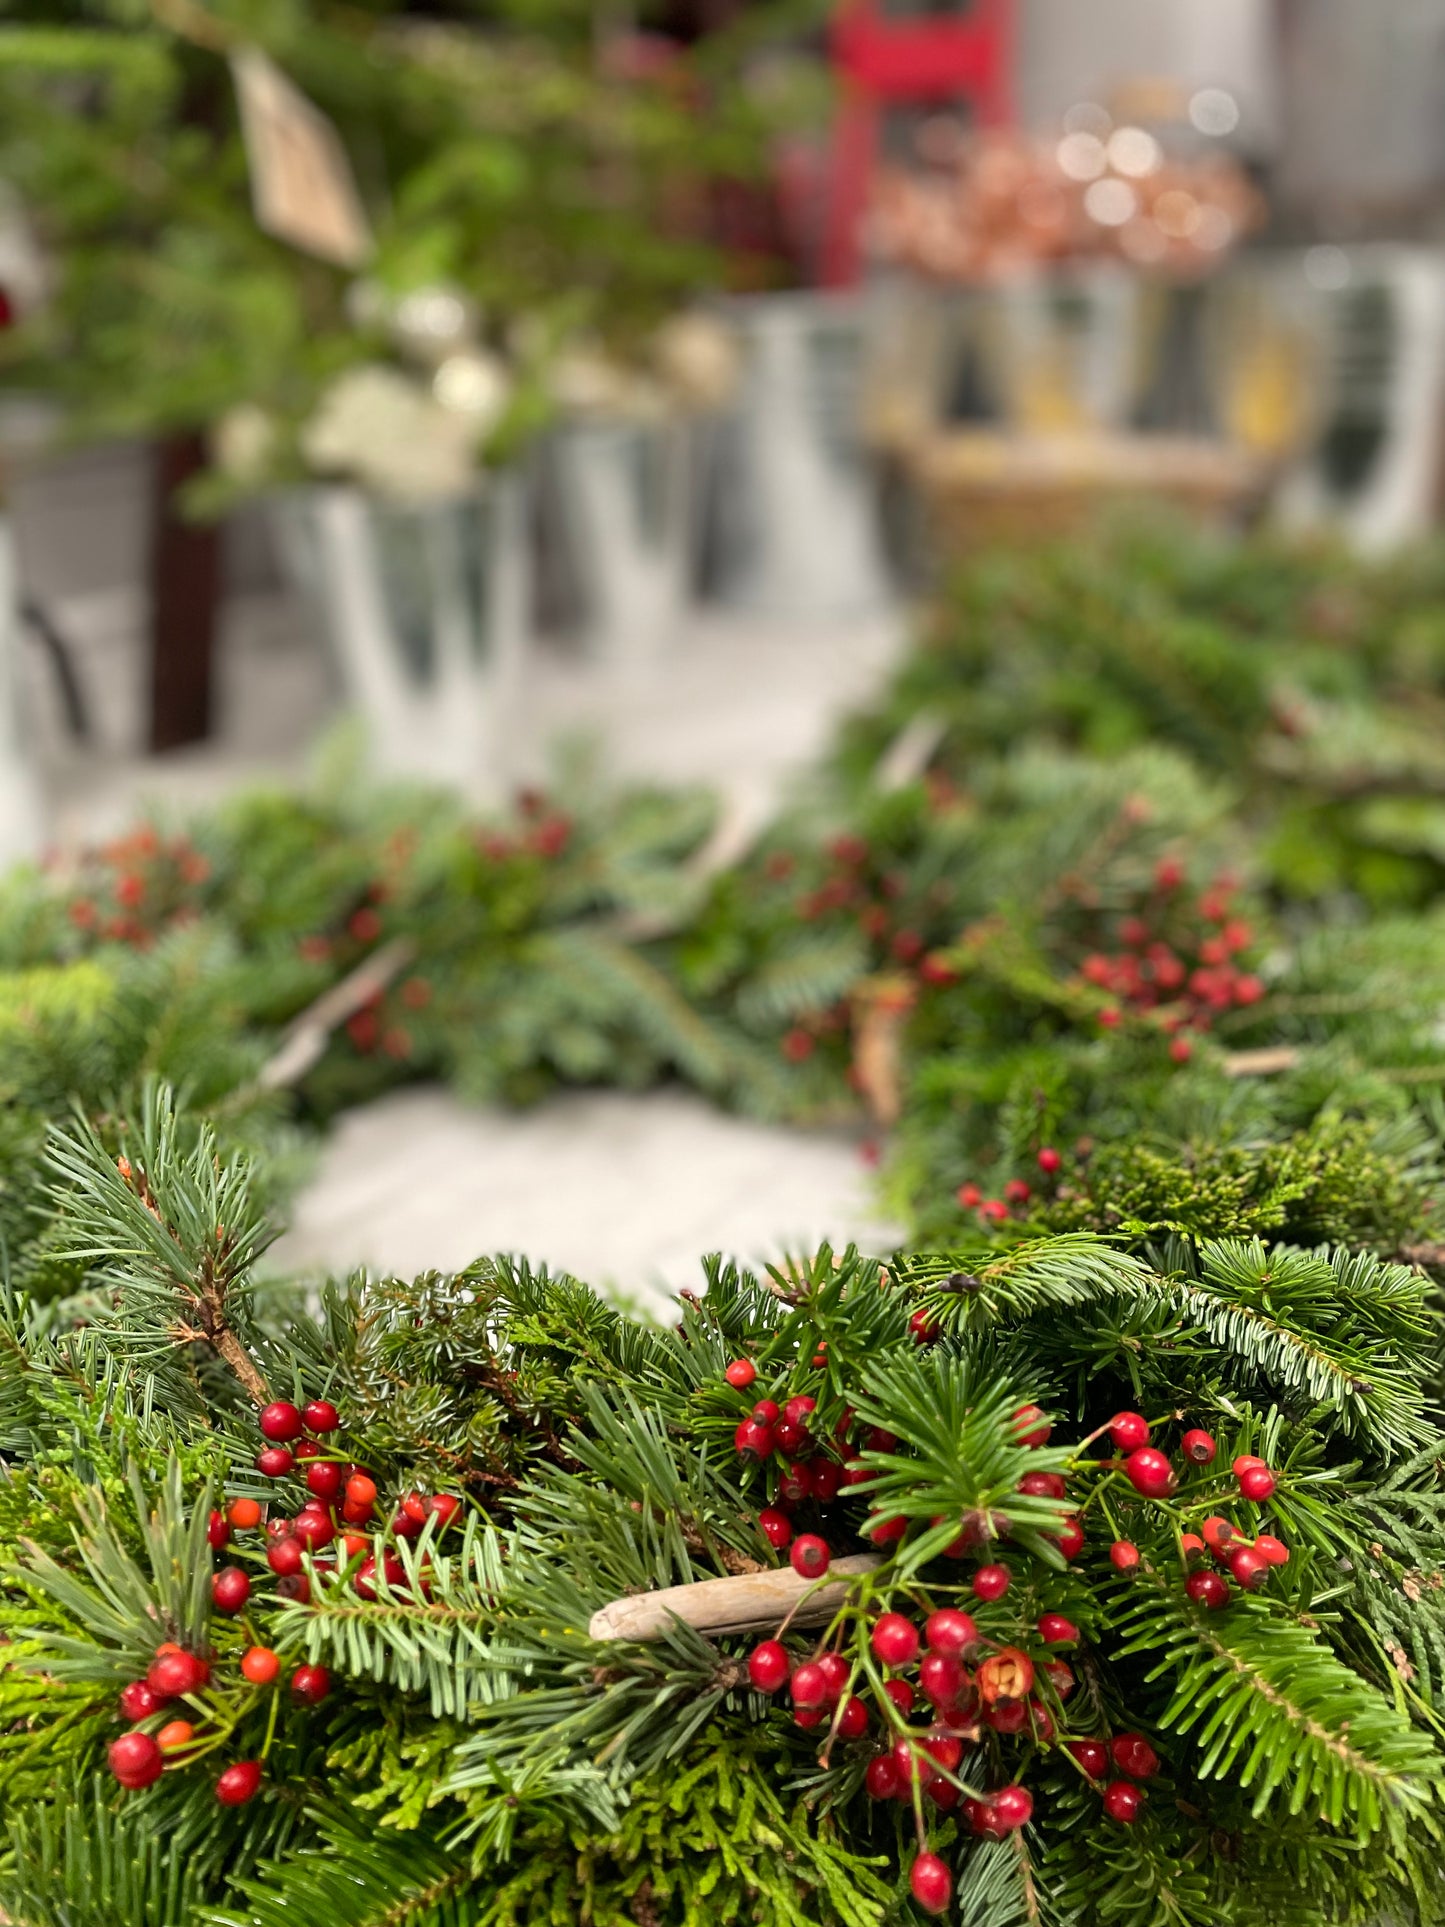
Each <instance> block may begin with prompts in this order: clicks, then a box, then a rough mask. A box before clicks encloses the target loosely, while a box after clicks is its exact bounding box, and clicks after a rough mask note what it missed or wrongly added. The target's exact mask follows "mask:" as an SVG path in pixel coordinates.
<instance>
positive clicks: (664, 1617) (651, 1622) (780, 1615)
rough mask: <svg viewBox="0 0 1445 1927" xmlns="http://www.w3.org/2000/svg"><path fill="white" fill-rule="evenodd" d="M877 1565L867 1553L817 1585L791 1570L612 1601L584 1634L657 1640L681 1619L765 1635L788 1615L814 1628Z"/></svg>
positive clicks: (840, 1562)
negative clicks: (852, 1582)
mask: <svg viewBox="0 0 1445 1927" xmlns="http://www.w3.org/2000/svg"><path fill="white" fill-rule="evenodd" d="M877 1564H878V1556H877V1554H876V1553H872V1552H858V1553H853V1554H851V1555H850V1556H849V1557H848V1558H846V1559H835V1560H834V1561H833V1563H832V1565H831V1566H830V1567H829V1568H828V1571H829V1575H830V1577H829V1579H828V1580H827V1582H826V1583H824V1584H823V1585H821V1586H820V1585H818V1584H817V1582H816V1581H815V1580H810V1579H803V1578H800V1577H799V1575H798V1574H797V1573H795V1572H794V1571H793V1569H792V1567H791V1566H778V1567H775V1568H774V1569H773V1570H771V1571H769V1572H754V1573H748V1574H747V1575H746V1576H745V1577H742V1578H737V1579H699V1580H697V1581H695V1582H694V1583H693V1584H692V1585H690V1586H665V1587H663V1588H662V1589H661V1590H660V1591H658V1592H645V1593H639V1594H637V1595H636V1596H634V1597H632V1598H629V1599H614V1600H612V1601H611V1602H610V1603H609V1604H608V1605H606V1606H603V1607H602V1608H600V1610H599V1611H597V1612H595V1613H593V1615H592V1619H591V1623H590V1624H589V1625H588V1628H587V1631H588V1634H589V1636H590V1637H591V1638H593V1639H660V1638H661V1637H662V1635H663V1634H664V1633H665V1632H666V1631H667V1629H668V1627H669V1626H670V1625H671V1624H672V1623H673V1621H674V1620H677V1619H680V1620H681V1621H682V1622H683V1624H684V1625H686V1626H693V1627H695V1628H696V1629H697V1631H698V1632H700V1633H747V1632H764V1631H771V1629H772V1628H773V1627H774V1626H776V1625H777V1624H778V1623H779V1621H780V1620H783V1619H785V1618H787V1617H788V1616H789V1615H790V1614H791V1616H792V1617H793V1619H795V1620H796V1621H797V1622H798V1623H799V1624H802V1625H816V1624H817V1623H818V1621H820V1620H824V1619H831V1617H832V1616H833V1614H834V1613H835V1612H836V1611H837V1610H838V1608H839V1606H840V1605H841V1604H842V1603H843V1600H844V1597H845V1596H846V1594H847V1591H848V1585H847V1582H848V1580H850V1579H853V1578H856V1577H857V1575H858V1574H859V1573H862V1572H871V1571H872V1570H873V1568H874V1567H875V1566H876V1565H877ZM835 1574H836V1576H837V1577H836V1581H835V1579H834V1578H833V1576H832V1575H835ZM805 1594H806V1595H807V1597H806V1598H805V1597H804V1595H805ZM799 1602H801V1603H799Z"/></svg>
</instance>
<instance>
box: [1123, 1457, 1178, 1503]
mask: <svg viewBox="0 0 1445 1927" xmlns="http://www.w3.org/2000/svg"><path fill="white" fill-rule="evenodd" d="M1124 1476H1125V1478H1127V1479H1128V1481H1129V1483H1130V1485H1132V1486H1133V1488H1134V1490H1135V1491H1136V1492H1137V1493H1139V1494H1140V1495H1141V1496H1142V1497H1143V1498H1146V1499H1165V1498H1168V1496H1169V1494H1170V1493H1171V1492H1172V1491H1173V1490H1174V1488H1175V1486H1176V1485H1177V1484H1178V1483H1179V1481H1178V1479H1177V1478H1176V1477H1175V1474H1174V1467H1173V1466H1172V1465H1171V1464H1170V1463H1169V1460H1168V1458H1167V1456H1166V1455H1165V1454H1164V1453H1163V1452H1160V1451H1157V1450H1156V1449H1155V1448H1154V1447H1153V1446H1152V1445H1141V1446H1140V1447H1139V1449H1138V1450H1137V1451H1134V1452H1131V1453H1130V1454H1129V1456H1128V1458H1127V1459H1125V1461H1124Z"/></svg>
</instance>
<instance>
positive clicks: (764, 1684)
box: [748, 1639, 788, 1693]
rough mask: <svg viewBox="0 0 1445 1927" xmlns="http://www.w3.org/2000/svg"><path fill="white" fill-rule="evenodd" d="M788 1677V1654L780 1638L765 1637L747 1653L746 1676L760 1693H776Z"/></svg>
mask: <svg viewBox="0 0 1445 1927" xmlns="http://www.w3.org/2000/svg"><path fill="white" fill-rule="evenodd" d="M787 1677H788V1655H787V1652H786V1650H785V1648H784V1647H783V1644H782V1642H781V1641H780V1640H776V1639H765V1640H764V1641H763V1643H762V1645H761V1646H754V1648H753V1650H752V1651H751V1652H750V1653H749V1654H748V1678H749V1679H750V1680H751V1681H752V1683H753V1685H754V1686H756V1687H757V1689H758V1691H759V1692H760V1693H776V1692H777V1690H778V1688H779V1687H780V1686H781V1685H782V1684H783V1682H784V1681H785V1680H786V1679H787Z"/></svg>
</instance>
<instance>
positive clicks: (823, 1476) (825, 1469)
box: [808, 1459, 843, 1505]
mask: <svg viewBox="0 0 1445 1927" xmlns="http://www.w3.org/2000/svg"><path fill="white" fill-rule="evenodd" d="M808 1470H809V1478H810V1480H811V1482H812V1487H813V1497H814V1498H815V1499H816V1500H817V1501H818V1503H819V1505H831V1504H832V1503H833V1501H834V1499H836V1498H837V1496H838V1488H839V1487H840V1486H841V1485H842V1483H843V1468H842V1466H841V1465H839V1463H838V1461H837V1460H836V1459H814V1460H813V1462H812V1465H811V1466H810V1467H809V1469H808Z"/></svg>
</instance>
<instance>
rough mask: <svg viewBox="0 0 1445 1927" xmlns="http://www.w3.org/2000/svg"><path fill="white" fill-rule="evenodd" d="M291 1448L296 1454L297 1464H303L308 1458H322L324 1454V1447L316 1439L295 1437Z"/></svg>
mask: <svg viewBox="0 0 1445 1927" xmlns="http://www.w3.org/2000/svg"><path fill="white" fill-rule="evenodd" d="M291 1449H292V1451H293V1452H294V1453H295V1454H296V1462H297V1464H298V1465H304V1464H306V1462H307V1461H308V1460H310V1459H322V1458H325V1456H326V1447H325V1446H324V1445H322V1444H321V1442H320V1441H319V1440H318V1439H297V1441H296V1443H295V1445H294V1446H292V1448H291Z"/></svg>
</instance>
